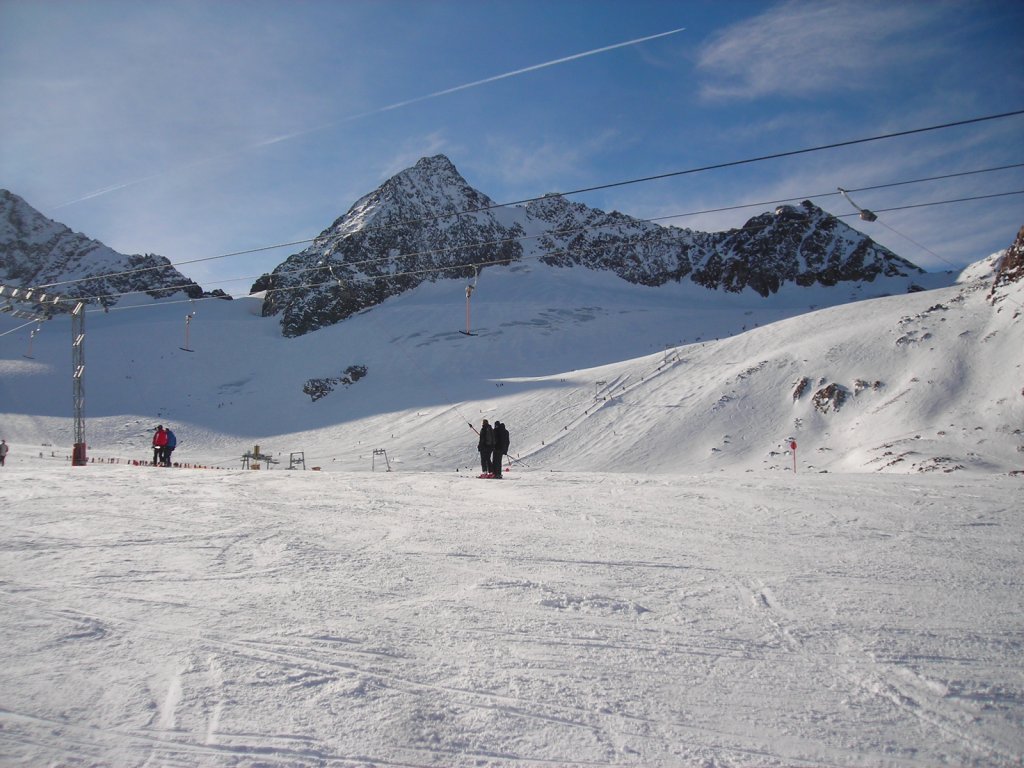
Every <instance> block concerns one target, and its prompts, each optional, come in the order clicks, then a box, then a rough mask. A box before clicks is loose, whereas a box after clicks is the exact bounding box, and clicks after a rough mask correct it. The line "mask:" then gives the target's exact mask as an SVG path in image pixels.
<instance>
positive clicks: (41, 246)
mask: <svg viewBox="0 0 1024 768" xmlns="http://www.w3.org/2000/svg"><path fill="white" fill-rule="evenodd" d="M0 281H3V282H7V283H10V284H12V285H16V286H21V287H25V288H30V287H36V286H45V285H49V284H56V285H55V286H54V290H55V291H56V292H58V293H60V294H63V295H65V296H68V297H71V298H87V297H97V298H93V299H92V301H93V302H95V303H99V304H103V305H104V306H113V305H114V304H117V302H118V299H119V296H120V294H124V293H148V294H149V295H150V296H152V297H154V298H160V297H164V296H171V295H173V294H175V293H178V292H183V293H184V294H186V295H187V296H189V297H190V298H199V297H200V296H203V295H204V293H203V289H202V288H200V287H199V286H198V285H197V284H196V283H194V282H193V281H192V280H189V279H188V278H187V277H185V276H184V275H183V274H181V273H180V272H178V270H176V269H175V268H174V267H173V266H172V265H171V262H170V261H168V260H167V259H165V258H164V257H162V256H157V255H155V254H135V255H131V256H126V255H124V254H121V253H118V252H117V251H115V250H113V249H111V248H109V247H107V246H106V245H104V244H103V243H101V242H99V241H98V240H93V239H91V238H89V237H87V236H85V235H83V234H81V233H79V232H73V231H72V230H70V229H69V228H68V227H66V226H64V225H63V224H61V223H59V222H56V221H53V220H52V219H50V218H47V217H46V216H44V215H43V214H42V213H40V212H39V211H37V210H36V209H35V208H33V207H32V206H31V205H29V204H28V203H27V202H25V200H23V199H22V198H21V197H19V196H18V195H16V194H14V193H12V192H9V191H7V190H0ZM212 295H219V296H223V297H225V298H227V295H226V294H224V293H223V291H215V292H214V294H212Z"/></svg>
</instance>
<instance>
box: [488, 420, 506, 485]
mask: <svg viewBox="0 0 1024 768" xmlns="http://www.w3.org/2000/svg"><path fill="white" fill-rule="evenodd" d="M508 442H509V435H508V430H507V429H505V425H504V424H502V423H501V422H500V421H496V422H494V457H493V458H492V459H491V467H492V472H493V473H494V477H495V478H497V479H498V480H501V465H502V464H503V463H504V460H505V454H506V453H508Z"/></svg>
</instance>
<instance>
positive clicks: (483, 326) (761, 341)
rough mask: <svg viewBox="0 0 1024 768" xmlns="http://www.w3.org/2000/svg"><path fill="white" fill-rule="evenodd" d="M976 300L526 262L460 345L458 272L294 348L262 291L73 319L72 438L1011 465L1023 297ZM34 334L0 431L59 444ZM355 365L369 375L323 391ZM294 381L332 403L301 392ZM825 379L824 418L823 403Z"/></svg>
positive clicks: (108, 446)
mask: <svg viewBox="0 0 1024 768" xmlns="http://www.w3.org/2000/svg"><path fill="white" fill-rule="evenodd" d="M975 271H977V272H981V273H982V274H986V273H985V271H984V270H981V268H978V269H977V270H975ZM989 286H990V282H989V281H988V280H987V279H982V278H977V279H974V280H972V281H968V282H965V283H962V284H959V285H957V286H955V287H952V288H944V289H938V290H934V291H925V292H919V293H914V294H900V295H895V296H892V297H889V298H882V299H876V300H872V301H864V302H856V303H852V304H842V305H840V306H832V307H831V308H828V307H829V305H830V304H831V305H835V304H837V303H839V302H844V301H850V300H851V299H855V298H856V292H857V291H858V290H860V288H859V287H858V286H845V287H843V286H837V287H833V288H826V287H822V286H816V287H812V288H798V287H795V286H789V287H786V288H784V289H783V290H782V291H780V292H779V293H778V294H776V295H774V296H772V297H769V298H768V299H763V298H762V297H760V296H757V295H755V294H753V293H752V292H747V293H745V294H725V293H720V292H709V291H707V290H705V289H703V288H700V287H697V286H689V285H676V286H665V287H662V288H660V289H657V290H654V289H650V288H646V287H643V286H637V285H630V284H628V283H624V282H623V281H621V280H618V279H617V278H615V277H614V276H611V275H608V274H601V273H596V272H592V271H589V270H581V269H564V270H563V269H556V268H552V267H548V266H545V265H537V264H535V265H525V264H520V265H514V266H512V267H508V268H502V269H496V270H493V271H491V272H489V273H488V275H487V276H486V279H482V280H481V281H480V284H479V286H478V289H477V292H476V293H475V294H474V296H473V299H472V302H473V304H472V314H471V325H472V329H473V331H474V332H475V333H477V334H478V335H476V336H472V337H467V336H465V335H463V334H461V333H459V332H458V331H459V329H460V328H464V327H465V325H464V324H465V296H464V283H462V282H461V281H443V282H438V283H429V284H423V285H421V286H419V287H418V288H417V289H415V290H414V291H411V292H409V293H407V294H405V295H402V296H399V297H394V298H392V299H390V300H389V301H388V302H386V303H385V304H384V305H382V306H381V307H378V308H375V309H373V310H370V311H367V312H364V313H362V314H360V315H358V316H356V317H354V318H351V319H350V320H348V321H346V322H344V323H341V324H339V325H336V326H333V327H330V328H325V329H321V330H319V331H317V332H315V333H311V334H307V335H305V336H303V337H299V338H295V339H285V338H282V337H281V336H280V334H279V331H278V328H277V325H276V322H275V320H274V319H273V318H263V317H259V316H258V313H259V300H258V299H257V298H254V299H249V300H236V301H233V302H225V301H216V300H214V301H205V302H203V301H200V302H185V303H165V304H158V305H153V304H152V303H147V304H145V305H144V306H142V307H139V308H136V309H129V308H124V309H120V308H118V309H115V310H112V311H110V312H106V313H104V312H93V313H90V314H89V315H88V316H87V342H86V359H87V371H88V374H87V377H86V411H87V417H88V424H87V433H86V434H87V439H88V442H89V443H90V445H91V450H92V453H93V454H94V455H97V456H109V457H118V458H126V459H131V458H145V455H146V453H147V448H148V444H149V438H150V436H151V430H152V428H153V427H154V426H155V424H156V423H158V422H168V423H170V424H172V425H173V426H174V427H175V431H176V432H177V433H178V435H179V438H180V439H181V440H182V444H181V446H180V448H179V452H178V454H177V457H178V458H179V459H180V460H181V461H190V462H198V463H211V462H212V463H217V464H225V465H237V463H238V462H239V461H240V457H241V455H242V453H243V452H244V451H246V450H248V449H249V448H251V446H252V445H253V444H256V443H258V444H260V445H261V446H262V448H263V449H264V451H265V452H271V453H274V454H277V455H279V456H280V455H283V454H287V453H290V452H292V451H300V450H301V451H305V452H306V453H307V454H308V455H309V456H310V457H312V458H313V459H314V461H315V463H316V464H318V465H322V466H324V468H325V469H329V468H346V469H365V468H367V467H368V466H369V464H370V461H371V456H372V450H373V449H386V450H388V452H389V455H390V456H392V457H393V458H394V459H395V460H396V461H397V462H399V464H400V465H401V466H403V467H406V468H410V469H431V470H451V469H454V468H456V467H466V466H470V465H472V464H473V463H474V445H473V442H474V440H475V436H474V435H473V433H472V432H471V431H470V428H469V423H472V424H474V425H478V424H479V422H480V420H481V419H482V418H490V419H491V420H492V421H493V420H494V419H495V418H497V419H500V420H502V421H504V422H505V423H506V424H507V425H508V426H509V428H510V430H511V431H512V434H513V451H514V452H515V453H516V454H518V455H519V457H520V458H521V459H523V460H527V459H529V461H530V463H531V464H532V465H535V466H538V467H545V468H552V469H556V468H557V469H573V470H587V471H657V472H667V471H679V470H686V471H711V470H719V469H733V470H735V469H741V470H742V469H762V468H774V469H780V470H783V469H786V468H787V467H788V466H789V459H788V457H787V456H786V455H785V454H783V453H781V452H782V451H784V450H785V449H786V446H787V445H788V441H789V440H790V439H796V440H797V441H798V445H799V448H798V451H799V455H800V457H801V463H802V465H803V466H804V467H806V468H814V469H828V470H830V471H854V472H856V471H877V470H885V471H899V472H909V471H914V470H921V469H953V468H963V469H969V470H976V471H983V472H993V471H995V472H1006V471H1010V470H1013V469H1019V468H1020V465H1021V453H1020V451H1019V449H1020V446H1021V433H1020V428H1021V426H1022V425H1024V418H1022V412H1021V397H1020V389H1019V387H1020V384H1019V382H1020V371H1021V365H1022V354H1024V352H1022V350H1024V345H1022V344H1021V343H1020V342H1021V333H1020V322H1021V321H1020V311H1021V310H1020V308H1021V304H1022V303H1024V302H1022V300H1021V294H1020V284H1019V283H1017V284H1014V285H1011V286H1009V287H1008V288H1007V289H1005V291H1004V294H1005V296H1006V298H1005V299H1003V300H1001V301H1000V302H998V303H996V304H995V305H993V304H992V303H991V302H989V301H988V300H987V298H986V297H987V290H988V287H989ZM878 289H879V286H877V285H876V286H874V287H873V288H872V290H878ZM812 307H826V308H825V309H817V310H815V311H810V312H809V311H808V310H810V309H811V308H812ZM191 312H195V313H196V314H195V318H194V320H193V321H192V323H191V326H190V327H189V334H190V341H189V344H190V347H191V348H192V349H193V350H194V351H192V352H186V351H183V350H182V349H180V347H182V346H184V344H185V338H184V334H185V322H184V321H185V316H186V314H189V313H191ZM4 322H7V323H8V325H6V326H4V328H7V327H11V326H12V324H13V323H14V322H15V321H14V320H11V319H9V318H8V319H6V320H5V321H4ZM29 331H30V328H28V327H26V328H23V329H21V330H20V331H19V332H18V333H17V334H9V335H6V336H3V337H0V338H2V341H3V345H2V347H0V354H2V358H0V398H2V399H0V403H2V405H0V412H2V413H3V415H2V417H0V418H2V422H0V425H2V432H3V435H4V436H5V437H6V438H7V439H8V440H9V441H11V440H13V441H16V442H20V443H24V444H27V445H32V444H40V443H52V444H53V445H55V446H61V447H62V449H65V450H66V448H67V447H68V446H69V445H70V443H71V440H70V438H69V432H70V426H69V425H70V422H69V420H68V417H69V416H70V415H71V411H70V408H71V386H70V363H71V353H70V343H69V336H70V331H69V327H68V324H67V322H66V321H62V320H59V319H58V320H54V321H51V323H49V324H48V325H47V326H46V327H45V328H44V329H43V330H42V331H41V332H40V333H39V334H38V335H37V337H36V338H35V339H34V340H33V342H32V343H33V357H34V358H35V359H33V360H29V359H26V358H24V357H23V356H22V355H23V354H24V353H25V351H26V349H27V336H28V333H29ZM19 334H20V335H19ZM352 366H363V367H365V368H366V371H367V373H366V376H365V377H364V378H362V379H360V380H358V381H355V382H354V383H351V384H348V385H346V384H345V383H338V380H339V379H343V378H344V376H345V375H346V374H345V371H346V370H348V369H349V368H351V367H352ZM312 379H328V380H330V379H334V380H335V388H334V390H333V391H331V392H330V393H329V394H327V395H326V396H324V397H322V398H320V399H317V400H316V401H314V400H313V399H312V398H311V397H310V395H308V394H306V393H304V391H303V389H304V387H306V386H307V382H309V381H310V380H312ZM804 379H806V380H807V383H806V385H805V389H806V391H805V392H804V393H803V394H802V396H800V397H794V393H795V391H796V390H797V388H798V385H799V383H800V382H801V381H802V380H804ZM830 386H831V391H832V392H833V393H834V392H838V393H839V395H838V396H840V397H842V396H845V398H846V399H845V402H844V403H842V404H841V405H840V407H839V408H838V409H837V408H835V407H834V405H832V406H829V405H828V403H826V402H821V401H822V398H823V397H824V395H822V394H819V393H820V392H822V391H823V390H828V388H829V387H830ZM816 395H817V399H818V400H819V404H818V406H816V405H815V404H814V400H815V397H816Z"/></svg>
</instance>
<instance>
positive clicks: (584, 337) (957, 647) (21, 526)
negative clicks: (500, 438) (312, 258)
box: [0, 264, 1024, 768]
mask: <svg viewBox="0 0 1024 768" xmlns="http://www.w3.org/2000/svg"><path fill="white" fill-rule="evenodd" d="M986 269H987V264H979V265H978V267H977V268H976V269H975V270H973V271H972V272H971V273H970V274H967V275H965V276H964V278H963V281H962V282H960V283H958V284H956V285H954V286H952V287H946V288H942V289H936V290H932V291H925V292H919V293H913V294H906V293H904V292H903V290H905V288H904V289H903V290H897V289H895V284H893V287H894V290H892V291H891V292H892V293H893V295H892V296H889V297H883V298H875V299H873V300H871V301H857V302H855V303H846V302H850V301H853V300H855V299H859V298H867V297H868V296H870V295H875V296H882V295H883V294H884V293H886V288H887V286H886V284H885V283H884V281H883V282H881V283H874V284H858V285H855V286H837V287H836V288H833V289H825V288H820V287H819V288H813V289H796V288H793V289H786V290H783V291H780V293H779V294H777V295H774V296H772V297H770V298H769V299H762V298H761V297H760V296H755V295H752V294H749V293H745V294H738V295H733V294H722V293H714V292H709V291H706V290H705V289H697V288H694V287H692V286H691V287H687V286H667V287H663V288H660V289H656V290H655V289H649V288H643V287H640V286H631V285H627V284H624V283H623V282H622V281H619V280H618V279H617V278H613V277H611V276H607V275H596V274H594V273H591V272H588V271H585V270H583V271H581V270H558V269H553V268H549V267H541V266H533V267H530V266H526V265H518V266H516V267H513V268H508V269H502V270H497V269H496V270H487V271H485V272H484V273H483V274H482V275H481V278H480V282H479V285H478V288H477V290H476V292H475V293H474V294H473V302H474V303H473V305H472V308H471V309H472V314H471V318H470V323H471V326H470V327H471V329H472V331H473V332H474V333H476V334H478V335H476V336H465V335H463V334H461V333H459V330H461V329H463V328H464V327H465V326H464V323H465V315H464V309H465V306H464V304H465V299H464V288H465V285H464V283H462V282H459V281H445V282H438V283H434V284H424V285H422V286H420V287H418V288H417V289H416V290H415V291H412V292H410V293H409V294H406V295H403V296H401V297H396V298H393V299H391V300H389V301H387V302H385V304H383V305H381V306H380V307H377V308H375V309H374V310H372V311H370V312H366V313H363V314H360V315H358V316H356V317H353V318H351V319H349V320H347V321H345V322H344V323H341V324H339V325H337V326H332V327H330V328H325V329H321V330H320V331H317V332H314V333H310V334H306V335H304V336H302V337H300V338H295V339H284V338H282V337H281V335H280V330H279V327H278V326H277V323H276V322H275V321H274V320H273V318H262V317H259V316H258V315H257V314H256V313H257V312H258V308H259V303H258V301H255V300H238V301H233V302H226V301H206V302H195V303H189V302H186V303H181V304H175V303H170V302H163V303H157V304H153V303H144V305H143V306H142V307H140V308H138V309H128V308H124V309H122V307H121V305H120V304H119V305H118V307H117V308H114V309H112V310H111V311H110V312H108V313H104V312H95V313H92V312H91V313H88V315H87V318H86V336H87V339H86V352H85V359H86V371H87V373H86V387H85V390H86V414H87V420H86V436H87V440H88V442H89V456H90V457H91V458H92V459H93V460H94V463H90V465H89V466H86V467H74V468H72V467H70V466H69V463H68V458H67V457H68V454H69V453H70V445H71V442H72V437H71V436H72V429H71V419H70V406H71V371H70V364H71V351H70V347H71V338H70V332H69V322H68V320H67V318H58V319H55V320H53V321H50V322H48V323H46V324H45V325H44V327H43V329H42V330H41V331H40V332H39V333H38V334H37V335H36V337H35V338H34V339H29V338H28V335H29V330H30V329H29V328H28V327H25V328H22V329H19V330H18V332H16V333H8V334H7V335H5V336H0V437H2V438H5V439H6V440H7V442H8V443H9V444H11V446H12V449H11V454H10V456H9V457H8V461H7V466H6V467H4V468H2V469H0V526H2V538H0V541H2V542H3V544H2V546H0V614H2V618H0V626H2V627H3V630H4V634H3V638H4V643H3V647H2V649H0V762H2V763H3V764H5V765H15V766H32V767H33V768H34V767H35V766H73V767H76V768H77V767H78V766H146V767H147V768H156V767H157V766H161V767H162V766H172V767H175V768H177V767H179V766H197V767H201V768H205V767H207V766H209V767H210V768H220V767H221V766H245V767H247V768H248V767H250V766H266V767H268V768H270V767H275V768H276V767H279V766H389V767H390V766H445V767H450V768H462V767H463V766H467V767H468V766H486V767H490V766H496V767H506V768H526V767H527V766H529V767H530V768H535V767H539V766H545V767H550V766H602V765H630V766H644V767H647V766H655V767H657V766H664V767H665V768H676V767H677V766H682V767H683V768H687V767H689V766H700V767H701V768H710V767H711V766H715V767H720V766H737V767H739V766H801V765H806V766H865V767H867V766H872V767H874V766H894V767H897V768H905V767H912V768H925V767H926V766H927V767H928V768H931V766H936V765H951V766H952V765H957V766H993V765H995V766H1003V765H1006V766H1019V765H1020V764H1021V762H1022V761H1024V653H1022V649H1024V639H1022V638H1024V605H1022V602H1024V597H1022V595H1024V589H1022V587H1024V555H1022V553H1024V541H1022V539H1024V520H1022V512H1021V501H1020V499H1021V493H1020V489H1021V476H1020V475H1019V474H1018V475H1015V474H1012V473H1013V472H1015V471H1019V470H1021V469H1024V466H1022V464H1024V450H1022V441H1024V438H1022V429H1024V396H1022V392H1021V386H1022V371H1024V338H1022V334H1021V330H1020V329H1021V323H1022V322H1024V314H1022V313H1024V292H1022V287H1021V284H1020V283H1017V284H1014V285H1011V286H1007V287H1006V288H1004V289H1001V291H1000V292H999V294H998V295H997V296H996V297H992V296H991V295H990V293H989V288H990V286H991V280H988V279H985V275H986V274H987V273H986ZM947 285H948V280H947ZM146 302H148V300H146ZM191 312H195V313H196V314H195V316H194V318H193V320H192V322H191V324H190V326H186V325H185V323H184V319H185V315H186V313H189V314H190V313H191ZM17 322H18V321H16V320H14V319H12V318H10V317H8V316H0V323H2V324H3V325H2V326H0V333H3V332H6V331H7V330H8V329H14V328H15V327H16V323H17ZM186 327H188V328H189V329H190V334H191V335H190V336H189V337H188V338H187V339H186V337H185V335H184V333H185V329H186ZM186 342H187V343H186ZM29 345H30V346H29ZM181 347H188V349H189V350H191V351H185V350H183V349H181ZM26 355H28V356H26ZM353 366H355V367H359V366H361V367H363V368H365V376H361V377H359V378H358V380H352V378H353V377H352V376H351V375H348V381H345V378H346V373H345V372H346V371H350V370H355V369H354V368H353ZM313 380H318V381H319V385H318V387H312V388H311V387H309V386H308V385H309V383H310V382H311V381H313ZM304 389H310V391H313V392H314V393H315V394H316V395H317V399H314V397H313V395H310V394H308V393H307V392H305V391H303V390H304ZM321 394H322V395H323V396H322V397H321V396H319V395H321ZM483 418H487V419H489V420H491V421H494V420H500V421H503V422H505V423H506V424H507V425H508V427H509V430H510V432H511V434H512V447H511V454H512V456H513V457H514V459H515V461H513V462H512V463H511V466H510V469H509V470H508V471H507V472H506V479H504V480H501V481H497V480H480V479H477V478H476V474H477V472H478V471H479V463H478V458H477V452H476V440H477V438H476V435H475V434H474V432H473V431H472V430H471V428H470V427H471V426H474V427H476V426H479V424H480V422H481V420H482V419H483ZM158 423H164V424H167V425H170V426H172V427H173V428H174V430H175V432H176V433H177V435H178V439H179V447H178V450H177V451H176V452H175V455H174V458H175V460H176V461H178V462H180V463H183V464H192V465H196V464H198V465H203V466H205V467H217V468H206V469H185V468H167V469H164V468H154V467H147V466H135V465H133V464H132V463H131V462H133V461H145V460H147V459H148V458H150V448H149V442H150V437H151V435H152V429H153V427H155V426H156V424H158ZM791 441H795V442H797V443H798V449H797V452H796V454H795V455H794V453H793V452H792V451H790V449H789V445H790V442H791ZM256 445H259V446H260V452H261V453H263V454H269V455H271V456H272V461H271V463H270V467H271V471H265V469H266V466H267V464H266V462H265V461H263V462H261V465H262V466H263V467H264V470H261V471H241V470H240V469H239V467H240V466H241V459H242V456H243V454H244V453H246V452H252V451H253V449H254V448H255V446H256ZM299 457H301V458H304V466H306V467H307V469H306V471H303V470H301V469H299V470H297V471H291V472H290V471H286V470H284V469H283V467H285V466H288V465H289V464H292V462H293V460H294V459H296V458H299ZM108 462H111V463H108ZM112 462H118V463H112ZM273 462H278V463H273ZM314 467H318V468H320V470H321V471H314V470H313V468H314ZM388 469H390V470H391V471H388ZM794 470H796V471H795V472H794Z"/></svg>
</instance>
